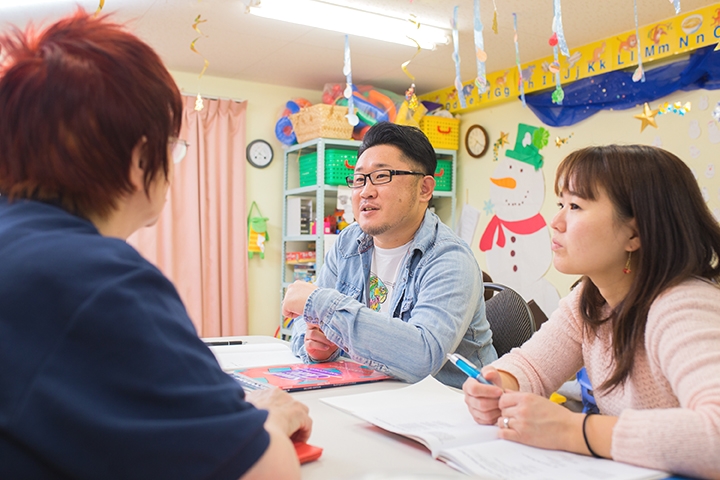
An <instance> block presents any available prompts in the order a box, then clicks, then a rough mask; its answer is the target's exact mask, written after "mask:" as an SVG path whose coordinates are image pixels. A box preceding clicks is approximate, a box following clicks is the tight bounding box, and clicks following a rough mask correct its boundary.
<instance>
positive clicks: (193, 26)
mask: <svg viewBox="0 0 720 480" xmlns="http://www.w3.org/2000/svg"><path fill="white" fill-rule="evenodd" d="M205 22H207V20H200V15H198V16H197V17H195V23H193V25H192V28H193V30H195V31H196V32H198V33H199V34H200V37H196V38H195V40H193V41H192V42H190V50H192V51H193V52H195V53H197V54H198V55H200V56H201V57H202V58H203V60H204V61H205V65H204V66H203V68H202V70H200V75H198V78H202V76H203V75H204V74H205V70H207V68H208V65H210V62H209V61H208V59H207V58H205V56H204V55H203V54H202V53H200V52H198V50H197V48H195V42H197V41H198V40H200V38H201V37H206V36H207V35H203V33H202V32H201V31H200V28H199V27H198V25H200V24H201V23H205ZM196 109H197V108H196ZM201 109H202V107H201Z"/></svg>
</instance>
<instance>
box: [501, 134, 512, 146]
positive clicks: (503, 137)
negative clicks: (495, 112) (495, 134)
mask: <svg viewBox="0 0 720 480" xmlns="http://www.w3.org/2000/svg"><path fill="white" fill-rule="evenodd" d="M508 135H510V134H509V133H505V132H503V131H501V132H500V148H502V147H504V146H505V145H510V141H509V140H508Z"/></svg>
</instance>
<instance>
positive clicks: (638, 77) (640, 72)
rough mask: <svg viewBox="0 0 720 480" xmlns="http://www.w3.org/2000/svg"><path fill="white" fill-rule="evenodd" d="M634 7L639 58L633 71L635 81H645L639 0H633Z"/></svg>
mask: <svg viewBox="0 0 720 480" xmlns="http://www.w3.org/2000/svg"><path fill="white" fill-rule="evenodd" d="M633 8H634V9H635V38H636V39H637V42H636V43H637V59H638V66H637V69H636V70H635V73H633V76H632V80H633V82H644V81H645V70H644V69H643V64H642V50H641V48H640V43H641V42H640V28H639V27H638V13H637V0H633Z"/></svg>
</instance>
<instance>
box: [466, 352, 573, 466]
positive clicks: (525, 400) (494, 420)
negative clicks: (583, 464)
mask: <svg viewBox="0 0 720 480" xmlns="http://www.w3.org/2000/svg"><path fill="white" fill-rule="evenodd" d="M482 374H483V376H484V377H485V379H487V380H489V381H490V382H491V383H493V385H484V384H482V383H480V382H478V381H477V380H475V379H473V378H468V379H467V380H466V381H465V383H464V384H463V392H464V393H465V403H466V404H467V406H468V409H469V411H470V414H471V415H472V417H473V419H475V421H476V422H477V423H480V424H482V425H494V424H497V426H498V427H500V429H499V430H498V437H499V438H501V439H503V440H510V441H513V442H518V443H524V444H525V445H531V446H535V447H542V448H550V449H557V450H566V451H575V452H578V453H584V452H583V451H582V448H578V445H582V436H581V437H580V438H579V440H578V438H577V436H578V434H581V432H582V419H583V416H582V415H578V414H575V413H573V412H571V411H570V410H568V409H567V408H565V407H563V406H561V405H558V404H556V403H553V402H551V401H550V400H548V399H546V398H543V397H541V396H539V395H535V394H532V393H524V392H518V391H517V389H518V385H517V381H516V380H515V378H514V377H513V376H511V375H510V374H508V373H506V372H499V371H498V370H496V369H495V368H494V367H491V366H487V367H484V368H483V369H482ZM578 442H580V443H578Z"/></svg>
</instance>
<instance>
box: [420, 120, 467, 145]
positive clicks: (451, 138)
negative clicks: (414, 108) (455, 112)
mask: <svg viewBox="0 0 720 480" xmlns="http://www.w3.org/2000/svg"><path fill="white" fill-rule="evenodd" d="M420 130H422V131H423V133H424V134H425V135H426V136H427V137H428V140H430V144H431V145H432V146H433V148H445V149H447V150H457V149H458V148H459V146H460V120H457V119H455V118H445V117H435V116H432V115H425V116H424V117H422V118H421V119H420Z"/></svg>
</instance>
